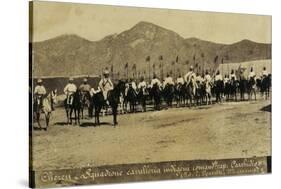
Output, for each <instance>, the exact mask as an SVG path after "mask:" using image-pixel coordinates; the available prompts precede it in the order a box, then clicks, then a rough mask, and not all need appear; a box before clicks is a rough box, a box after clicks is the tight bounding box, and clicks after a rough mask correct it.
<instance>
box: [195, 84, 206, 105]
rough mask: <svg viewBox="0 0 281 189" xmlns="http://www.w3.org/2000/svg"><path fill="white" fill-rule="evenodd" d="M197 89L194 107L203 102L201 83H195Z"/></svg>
mask: <svg viewBox="0 0 281 189" xmlns="http://www.w3.org/2000/svg"><path fill="white" fill-rule="evenodd" d="M196 84H197V88H196V90H195V91H196V92H195V100H196V105H202V104H203V102H204V96H205V95H204V86H203V83H201V82H199V81H197V82H196Z"/></svg>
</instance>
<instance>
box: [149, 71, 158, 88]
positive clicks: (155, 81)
mask: <svg viewBox="0 0 281 189" xmlns="http://www.w3.org/2000/svg"><path fill="white" fill-rule="evenodd" d="M155 84H157V85H158V87H159V88H160V87H161V82H160V80H159V79H158V78H157V75H156V74H153V79H152V80H151V84H150V85H151V87H153V86H154V85H155Z"/></svg>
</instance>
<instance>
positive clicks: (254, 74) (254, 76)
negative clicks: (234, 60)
mask: <svg viewBox="0 0 281 189" xmlns="http://www.w3.org/2000/svg"><path fill="white" fill-rule="evenodd" d="M248 77H249V79H252V78H253V79H255V80H256V73H255V72H254V69H253V67H251V71H250V73H249V76H248Z"/></svg>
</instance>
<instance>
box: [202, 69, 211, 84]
mask: <svg viewBox="0 0 281 189" xmlns="http://www.w3.org/2000/svg"><path fill="white" fill-rule="evenodd" d="M204 80H205V82H209V83H210V82H211V81H212V77H211V76H210V74H209V72H208V70H206V72H205V76H204Z"/></svg>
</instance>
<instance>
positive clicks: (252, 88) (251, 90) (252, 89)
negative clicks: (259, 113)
mask: <svg viewBox="0 0 281 189" xmlns="http://www.w3.org/2000/svg"><path fill="white" fill-rule="evenodd" d="M247 86H248V94H249V95H248V99H249V100H252V95H253V94H254V95H255V100H257V96H256V89H257V82H256V80H255V78H254V77H251V78H250V79H249V81H248V85H247Z"/></svg>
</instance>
